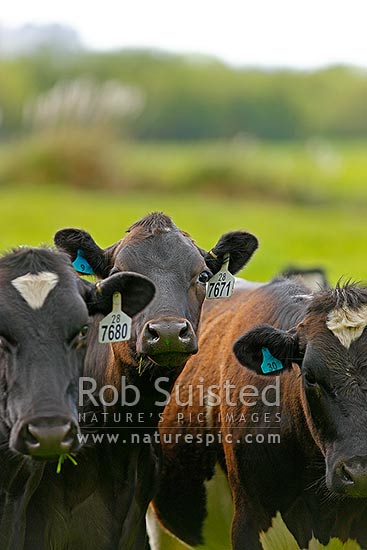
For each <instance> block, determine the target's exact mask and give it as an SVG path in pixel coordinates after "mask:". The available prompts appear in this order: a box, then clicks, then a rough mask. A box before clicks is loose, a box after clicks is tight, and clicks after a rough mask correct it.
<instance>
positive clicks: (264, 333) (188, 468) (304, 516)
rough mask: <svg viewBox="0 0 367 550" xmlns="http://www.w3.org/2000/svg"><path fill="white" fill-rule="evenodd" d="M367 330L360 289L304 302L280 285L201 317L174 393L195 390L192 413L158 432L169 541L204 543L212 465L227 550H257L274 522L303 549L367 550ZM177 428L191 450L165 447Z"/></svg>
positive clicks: (173, 418)
mask: <svg viewBox="0 0 367 550" xmlns="http://www.w3.org/2000/svg"><path fill="white" fill-rule="evenodd" d="M366 325H367V287H364V286H358V285H356V284H353V283H349V282H348V283H346V284H339V285H337V286H336V288H331V289H326V290H322V291H320V292H318V293H316V294H309V292H308V289H307V288H306V287H305V286H302V285H300V284H299V283H298V282H296V281H293V280H289V279H288V280H287V279H283V280H281V279H277V280H275V281H273V282H271V283H269V284H267V285H264V286H261V287H258V288H256V289H250V290H248V291H240V292H237V293H235V295H234V296H233V297H232V298H231V299H229V300H228V301H227V302H226V303H225V304H223V305H221V306H219V304H208V305H207V308H206V309H205V311H204V315H203V319H202V324H201V332H200V339H199V353H198V354H197V355H196V356H195V357H193V358H192V359H191V360H190V361H189V362H188V364H187V366H186V368H185V370H184V371H183V373H182V375H181V376H180V377H179V379H178V380H177V383H176V387H177V386H178V385H180V386H181V387H183V388H184V391H183V392H181V400H183V401H184V400H185V398H186V397H187V395H188V392H189V385H190V384H191V385H192V387H193V388H194V390H195V391H194V394H193V395H194V397H193V406H192V407H189V408H188V409H187V408H186V409H183V408H182V407H179V406H177V404H176V403H175V401H171V402H170V404H168V405H167V407H166V411H165V415H164V420H163V422H162V426H161V440H162V445H163V457H164V467H163V472H162V476H161V483H160V487H159V490H158V493H157V495H156V497H155V500H154V507H155V511H156V513H157V515H158V517H159V519H160V521H161V522H162V524H163V525H164V526H165V527H166V528H167V529H168V530H169V531H171V532H172V533H174V534H175V535H176V536H178V537H179V538H181V539H182V540H183V541H185V542H186V543H188V544H190V545H193V546H195V545H198V544H201V543H203V539H202V528H203V522H204V520H205V516H206V494H205V481H206V480H207V479H209V478H210V477H211V476H212V474H213V471H214V465H215V463H216V462H219V463H220V464H221V466H222V467H223V469H224V470H225V472H226V473H227V476H228V480H229V484H230V488H231V493H232V497H233V504H234V517H233V523H232V545H233V549H234V550H240V549H241V550H243V549H246V550H260V549H261V545H260V542H259V534H260V532H261V531H265V530H267V529H268V528H269V527H270V525H271V521H272V518H273V517H274V516H275V515H276V513H277V512H278V511H279V512H280V513H281V514H282V516H283V519H284V520H285V523H286V525H287V527H288V529H289V530H290V531H291V532H292V533H293V535H294V537H295V538H296V540H297V542H298V544H299V545H300V547H301V548H304V547H307V546H308V542H309V540H310V539H311V538H312V536H313V535H314V536H315V537H316V538H317V539H318V540H320V541H321V543H322V544H327V543H328V541H329V540H330V538H331V537H339V538H340V539H342V540H343V541H345V540H346V539H348V538H352V539H356V540H357V541H358V542H359V544H360V545H361V546H362V547H363V548H365V547H367V446H366V440H367V438H366V436H367V431H366V424H367V407H366V391H367V376H366V368H367V363H366V358H365V356H366V350H367V331H366V330H365V327H366ZM224 327H225V328H224ZM234 342H235V343H234ZM233 343H234V345H233ZM232 348H233V351H234V353H233V352H232ZM199 383H200V384H201V386H203V385H204V386H205V388H204V392H203V390H201V391H200V392H199V390H198V389H197V387H198V386H199V385H200V384H199ZM209 386H211V392H213V388H217V389H216V390H214V392H215V391H216V392H217V394H218V396H219V398H220V399H213V398H212V397H211V395H209V392H208V388H209ZM226 387H227V388H228V387H232V390H231V393H230V403H228V394H227V393H226V391H225V388H226ZM244 390H245V393H243V392H244ZM241 392H242V393H241ZM203 394H204V400H203V401H204V402H200V396H201V395H203ZM218 401H219V402H218ZM244 401H245V402H244ZM178 413H181V415H182V417H183V418H182V417H181V418H180V419H178ZM182 413H184V414H182ZM189 413H191V414H189ZM200 413H201V417H200V418H199V414H200ZM202 419H204V421H202ZM200 422H202V423H200ZM180 426H181V427H182V426H183V428H184V429H183V430H181V431H182V432H183V433H188V432H190V434H191V436H192V440H191V441H190V443H188V442H185V441H184V438H183V436H182V438H181V439H180V441H179V443H177V442H172V441H171V440H169V441H168V442H165V439H164V436H165V437H166V438H167V437H168V436H169V434H170V433H172V432H174V433H177V432H178V431H179V428H180ZM170 428H171V430H170ZM172 428H175V429H173V430H172ZM198 434H200V435H201V437H202V438H203V437H205V436H206V435H208V434H209V435H210V436H211V438H210V444H208V445H205V444H203V443H202V442H200V441H199V439H198ZM178 511H179V513H178Z"/></svg>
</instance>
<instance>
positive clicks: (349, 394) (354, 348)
mask: <svg viewBox="0 0 367 550" xmlns="http://www.w3.org/2000/svg"><path fill="white" fill-rule="evenodd" d="M366 325H367V288H365V287H357V286H355V285H346V286H345V287H337V288H336V289H334V290H330V291H326V292H322V293H320V294H318V295H316V296H315V297H314V298H313V300H312V301H311V303H310V305H309V307H308V310H307V314H306V316H305V318H304V320H303V321H302V322H301V323H300V324H299V325H298V326H297V327H296V329H295V330H293V331H290V332H284V331H280V330H278V329H275V328H273V327H270V326H267V325H262V326H259V327H255V328H254V329H252V330H251V331H249V332H248V333H247V334H245V335H244V336H242V337H241V338H240V339H239V340H237V342H236V343H235V345H234V353H235V355H236V357H237V359H238V360H239V361H240V362H241V363H242V364H243V365H244V366H246V367H248V368H250V369H252V370H255V371H256V372H257V373H259V374H264V372H263V371H264V348H266V349H267V350H268V351H266V352H265V354H266V357H265V359H266V360H267V361H269V363H268V364H269V365H270V366H271V364H273V367H274V369H276V367H277V365H278V363H277V361H279V362H281V365H282V366H283V370H289V369H290V368H291V366H292V363H295V364H297V365H298V366H299V367H300V370H301V374H302V376H301V378H300V380H301V384H302V386H301V397H302V404H303V408H304V411H305V417H306V420H307V423H308V427H309V430H310V432H311V434H312V437H313V439H314V441H315V442H316V444H317V445H318V447H319V448H320V450H321V452H322V453H323V455H324V457H325V465H326V484H327V487H328V488H329V489H330V490H331V491H333V492H335V493H340V494H343V495H347V496H352V497H367V330H366V329H365V327H366ZM269 353H270V354H271V355H269ZM271 358H273V359H275V361H272V360H271ZM278 366H279V365H278ZM265 370H268V371H269V372H271V368H269V369H267V367H266V365H265ZM281 372H282V370H277V371H276V374H277V373H281ZM273 374H274V372H273Z"/></svg>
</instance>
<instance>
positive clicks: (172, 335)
mask: <svg viewBox="0 0 367 550" xmlns="http://www.w3.org/2000/svg"><path fill="white" fill-rule="evenodd" d="M146 332H147V338H148V340H150V341H151V342H152V343H153V344H155V343H156V342H159V341H160V340H162V339H165V341H166V345H167V346H169V345H170V344H171V340H172V339H173V340H174V339H176V338H177V340H178V341H179V342H183V343H186V342H188V341H189V340H190V337H191V334H190V325H189V322H188V321H179V322H176V323H165V322H160V321H156V322H155V323H148V324H147V327H146Z"/></svg>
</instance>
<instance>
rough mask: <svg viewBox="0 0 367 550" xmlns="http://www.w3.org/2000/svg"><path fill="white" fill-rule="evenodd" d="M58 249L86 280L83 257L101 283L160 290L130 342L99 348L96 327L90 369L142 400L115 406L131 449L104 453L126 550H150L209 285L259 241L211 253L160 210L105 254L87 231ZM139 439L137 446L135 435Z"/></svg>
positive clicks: (240, 235) (236, 242)
mask: <svg viewBox="0 0 367 550" xmlns="http://www.w3.org/2000/svg"><path fill="white" fill-rule="evenodd" d="M55 244H56V246H57V247H58V248H59V249H61V250H63V251H64V252H66V253H68V254H69V256H70V257H71V259H72V261H73V263H74V265H75V266H76V268H77V269H79V272H80V273H81V274H83V268H82V267H80V263H79V262H78V257H79V259H80V258H82V259H83V262H84V263H83V266H86V265H87V266H89V267H88V270H89V272H91V271H93V272H94V274H95V275H96V276H97V277H98V278H99V279H101V280H102V281H108V280H109V278H110V277H111V276H114V274H116V273H123V272H124V271H125V270H128V271H132V272H136V273H139V274H142V275H145V276H146V277H149V278H150V279H151V280H152V281H153V282H154V284H155V287H156V295H155V297H154V299H153V300H152V302H151V304H150V306H149V307H147V308H146V310H145V311H143V312H141V313H140V314H139V315H137V316H136V318H135V319H134V322H133V325H132V334H131V339H130V341H129V342H121V343H113V344H109V345H106V346H99V345H98V344H97V328H96V326H95V327H94V329H92V330H91V331H90V336H89V342H88V354H87V359H86V370H85V373H86V375H87V376H89V377H91V378H94V379H96V380H97V390H98V388H100V387H101V386H103V385H108V386H113V387H114V388H117V390H118V394H119V396H121V395H122V393H124V389H125V386H126V387H127V386H129V388H130V390H129V391H130V394H129V398H128V401H129V402H131V401H133V398H134V392H133V390H132V389H131V388H132V387H134V388H137V390H138V392H139V395H140V396H141V399H140V400H139V401H138V402H137V403H135V404H134V405H133V406H129V407H128V408H127V406H126V403H125V404H121V400H120V399H119V401H118V403H117V404H116V405H115V406H114V407H108V411H109V413H110V417H112V415H111V413H112V412H113V411H114V412H116V413H119V414H120V416H119V420H118V421H116V420H114V421H113V426H111V425H109V426H108V429H109V430H110V429H111V428H114V429H115V431H116V432H118V433H119V434H123V437H124V440H123V441H124V442H125V443H124V444H123V445H122V444H120V445H116V446H115V447H114V448H111V447H109V448H107V449H105V451H104V453H105V454H106V455H111V460H112V465H111V471H112V470H113V471H114V472H115V475H116V479H117V482H119V483H120V486H121V491H120V496H119V501H116V502H114V504H115V510H116V515H117V514H119V516H120V517H121V524H122V531H123V532H122V534H121V537H120V539H119V548H123V549H124V550H142V549H144V548H145V547H148V542H147V537H146V526H145V514H146V510H147V507H148V505H149V502H150V501H151V499H152V498H153V496H154V494H155V492H156V488H157V484H158V481H159V477H160V470H161V449H160V445H159V441H158V440H157V437H156V436H157V426H158V422H159V420H160V418H161V415H162V412H163V409H164V406H165V403H166V401H167V396H168V395H169V392H170V391H171V389H172V387H173V384H174V382H175V380H176V378H177V376H178V375H179V374H180V372H181V371H182V369H183V367H184V365H185V364H186V362H187V360H188V359H189V357H190V356H191V355H194V354H195V353H197V331H198V326H199V319H200V313H201V308H202V304H203V301H204V298H205V289H206V283H207V282H208V281H209V280H210V278H211V277H212V276H213V275H214V274H215V273H217V272H218V271H219V270H220V268H221V266H222V264H223V262H224V259H225V257H226V255H229V271H230V272H231V273H236V272H237V271H239V270H240V269H241V268H242V267H243V266H244V265H245V264H246V263H247V262H248V260H249V259H250V257H251V256H252V254H253V252H254V251H255V250H256V248H257V245H258V243H257V239H256V237H254V236H253V235H251V234H250V233H246V232H244V231H233V232H230V233H227V234H225V235H223V236H222V237H221V238H220V239H219V241H218V242H217V244H216V245H215V246H214V247H213V248H212V250H210V251H209V252H206V251H204V250H203V249H201V248H199V247H198V246H197V245H196V244H195V243H194V241H193V240H192V238H191V237H190V236H189V235H188V234H187V233H186V232H184V231H182V230H181V229H179V228H178V227H177V226H176V225H175V224H174V222H173V221H172V219H171V218H170V217H169V216H167V215H165V214H163V213H159V212H155V213H152V214H149V215H147V216H145V217H144V218H142V219H141V220H139V221H138V222H136V223H134V224H133V225H132V226H131V227H129V229H128V230H127V235H126V236H124V237H123V238H122V239H120V240H119V241H118V242H116V243H115V244H113V245H112V246H109V247H107V248H106V249H102V248H100V247H99V246H98V245H97V244H96V242H95V241H94V239H93V238H92V237H91V235H90V234H89V233H87V232H86V231H84V230H81V229H72V228H70V229H62V230H60V231H58V232H57V233H56V235H55ZM84 273H85V272H84ZM121 377H123V379H124V386H122V383H121ZM126 410H128V411H129V415H130V416H128V417H127V416H126V414H125V413H126ZM113 418H115V417H113ZM136 432H138V434H136ZM139 434H140V437H139V441H136V438H135V439H134V436H136V435H139ZM120 501H121V502H120Z"/></svg>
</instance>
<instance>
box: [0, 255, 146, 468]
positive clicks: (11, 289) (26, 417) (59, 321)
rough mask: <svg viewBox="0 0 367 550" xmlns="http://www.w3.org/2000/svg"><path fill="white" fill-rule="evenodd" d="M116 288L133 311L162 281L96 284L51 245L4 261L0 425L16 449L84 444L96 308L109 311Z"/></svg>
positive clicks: (53, 449) (124, 279) (39, 453)
mask: <svg viewBox="0 0 367 550" xmlns="http://www.w3.org/2000/svg"><path fill="white" fill-rule="evenodd" d="M115 291H119V292H122V293H123V295H124V296H126V297H127V299H126V300H125V310H126V311H127V312H128V313H129V315H133V314H135V313H137V312H139V311H140V310H141V309H142V308H143V307H145V305H146V304H147V303H148V302H149V301H150V300H151V299H152V297H153V295H154V285H153V283H151V282H150V281H149V280H147V279H146V278H145V277H141V276H139V275H136V274H119V275H114V276H113V277H111V278H110V279H109V280H108V281H106V282H103V283H101V284H100V285H99V286H98V287H96V286H95V285H92V284H91V283H88V282H85V281H82V280H81V279H80V278H78V277H77V276H76V274H75V272H74V270H73V269H72V267H71V265H70V261H69V258H68V257H67V256H65V255H63V254H60V253H57V252H55V251H52V250H49V249H21V250H18V251H15V252H13V253H12V254H9V255H7V256H4V257H3V258H1V259H0V394H1V397H0V430H1V432H2V433H4V434H5V435H6V436H8V437H9V447H10V449H11V450H13V451H17V452H19V453H22V454H27V455H31V456H32V457H37V458H52V457H56V456H58V455H60V454H63V453H69V452H73V451H76V450H77V449H78V447H79V443H78V438H77V435H78V431H79V427H78V417H77V406H78V379H79V376H80V375H81V374H82V369H83V361H84V355H85V341H86V335H87V331H88V327H89V321H90V319H89V314H91V315H94V314H96V313H103V314H107V313H109V312H110V311H111V309H112V294H113V293H114V292H115ZM132 293H133V294H134V295H135V296H136V299H135V300H134V298H133V296H132Z"/></svg>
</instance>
